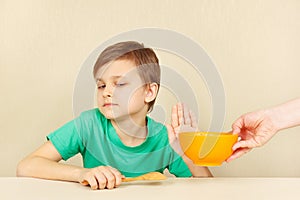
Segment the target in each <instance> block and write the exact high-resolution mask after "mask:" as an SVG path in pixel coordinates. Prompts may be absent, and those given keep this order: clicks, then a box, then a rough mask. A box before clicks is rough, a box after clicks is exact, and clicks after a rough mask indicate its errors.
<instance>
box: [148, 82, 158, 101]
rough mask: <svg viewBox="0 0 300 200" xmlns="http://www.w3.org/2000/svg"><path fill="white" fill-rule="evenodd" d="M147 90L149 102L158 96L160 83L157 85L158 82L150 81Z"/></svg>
mask: <svg viewBox="0 0 300 200" xmlns="http://www.w3.org/2000/svg"><path fill="white" fill-rule="evenodd" d="M145 92H146V96H145V102H146V103H149V102H151V101H153V100H154V99H155V98H156V96H157V92H158V85H157V83H150V84H149V85H148V86H147V88H146V91H145Z"/></svg>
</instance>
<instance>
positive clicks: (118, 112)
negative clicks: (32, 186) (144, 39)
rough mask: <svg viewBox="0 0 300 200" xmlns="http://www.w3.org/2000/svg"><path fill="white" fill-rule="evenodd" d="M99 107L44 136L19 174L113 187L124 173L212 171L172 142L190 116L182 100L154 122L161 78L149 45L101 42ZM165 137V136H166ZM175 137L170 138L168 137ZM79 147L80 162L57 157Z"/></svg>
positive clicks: (184, 174) (185, 174)
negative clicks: (163, 120) (167, 120)
mask: <svg viewBox="0 0 300 200" xmlns="http://www.w3.org/2000/svg"><path fill="white" fill-rule="evenodd" d="M94 77H95V80H96V84H97V87H98V91H97V103H98V108H96V109H93V110H89V111H86V112H83V113H82V114H81V115H80V116H79V117H77V118H76V119H74V120H72V121H70V122H68V123H67V124H65V125H64V126H62V127H61V128H59V129H58V130H56V131H54V132H53V133H51V134H50V135H48V137H47V139H48V141H47V142H46V143H45V144H43V145H42V146H41V147H40V148H39V149H37V150H36V151H35V152H33V153H32V154H30V155H29V156H28V157H26V158H25V159H24V160H22V161H21V162H20V163H19V165H18V167H17V175H18V176H31V177H37V178H44V179H55V180H65V181H74V182H79V183H81V184H83V185H88V184H89V185H90V187H91V188H92V189H104V188H108V189H112V188H114V187H117V186H118V185H120V183H121V182H122V177H124V176H138V175H141V174H144V173H147V172H151V171H159V172H163V170H164V169H166V168H167V169H168V170H169V171H170V173H172V174H174V175H175V176H178V177H190V176H192V175H193V176H211V174H210V172H209V170H208V169H207V168H205V167H200V166H194V165H193V164H192V163H191V161H189V160H188V159H186V158H185V157H184V160H185V161H184V160H183V158H182V157H180V156H179V155H178V154H177V153H176V152H175V150H174V149H173V148H172V147H171V145H170V144H171V143H170V142H169V138H168V132H169V136H170V138H172V139H171V140H172V146H176V145H173V144H175V143H176V142H177V144H178V140H177V138H176V136H175V135H176V132H178V131H176V130H178V127H180V126H181V125H187V126H191V125H192V121H193V119H191V117H190V116H191V115H190V113H189V112H186V109H185V110H184V107H182V106H181V104H179V105H177V106H175V107H174V108H173V111H172V126H168V130H169V131H168V132H167V129H166V128H165V126H163V125H162V124H160V123H158V122H155V121H154V120H152V119H151V118H150V117H148V116H147V113H148V112H149V111H151V109H152V107H153V104H154V101H155V99H156V96H157V92H158V90H159V84H160V66H159V62H158V59H157V57H156V55H155V53H154V51H153V50H152V49H150V48H145V47H144V46H143V45H142V44H139V43H137V42H131V41H129V42H121V43H117V44H114V45H112V46H110V47H108V48H106V49H105V50H104V51H103V52H102V53H101V54H100V56H99V58H98V59H97V61H96V63H95V66H94ZM171 140H170V141H171ZM173 141H174V142H173ZM77 153H80V154H81V155H82V157H83V164H84V167H78V166H71V165H67V164H62V163H59V161H60V160H62V159H63V160H67V159H68V158H70V157H72V156H74V155H75V154H77Z"/></svg>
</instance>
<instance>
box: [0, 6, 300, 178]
mask: <svg viewBox="0 0 300 200" xmlns="http://www.w3.org/2000/svg"><path fill="white" fill-rule="evenodd" d="M299 10H300V2H299V1H297V0H286V1H279V0H264V1H263V0H261V1H258V0H248V1H221V0H219V1H212V0H210V1H208V0H206V1H189V0H185V1H161V0H160V1H138V0H136V1H133V0H131V1H119V2H118V3H113V2H112V1H96V0H95V1H83V0H82V1H76V0H65V1H61V0H52V1H50V0H49V1H39V0H36V1H33V0H28V1H8V0H0V88H1V90H0V91H1V98H0V105H1V112H0V121H1V122H0V123H1V125H0V134H1V139H0V159H1V166H0V176H14V175H15V167H16V164H17V162H18V161H19V160H20V159H21V158H22V157H24V156H25V155H27V154H28V153H30V152H31V151H33V150H34V149H36V148H37V147H38V146H39V145H41V144H42V143H43V142H44V141H45V136H46V135H47V134H48V133H49V132H51V131H53V130H54V129H56V128H58V127H59V126H60V125H62V124H64V123H65V122H67V121H68V120H70V119H72V117H73V110H72V94H73V87H74V83H75V81H76V76H77V74H78V72H79V70H80V68H81V65H82V63H83V62H84V60H85V59H86V58H87V57H88V56H89V54H90V53H91V52H92V51H93V50H94V49H95V48H97V47H98V46H99V45H100V44H101V43H102V42H104V41H105V40H107V39H109V38H110V37H112V36H114V35H117V34H119V33H121V32H124V31H129V30H132V29H136V28H142V27H158V28H167V29H170V30H174V31H177V32H179V33H182V34H184V35H186V36H188V37H190V38H191V39H193V40H194V41H196V42H197V43H198V44H200V45H201V46H202V47H203V48H204V49H205V50H206V52H207V53H208V55H209V56H210V57H211V59H212V60H213V62H214V63H215V65H216V66H217V68H218V70H219V72H220V74H221V76H222V79H223V83H224V87H225V90H226V119H225V123H224V131H226V130H230V127H231V123H232V122H233V121H234V120H235V119H236V118H237V117H238V116H239V115H241V114H243V113H245V112H248V111H252V110H256V109H260V108H264V107H269V106H271V105H276V104H279V103H281V102H284V101H287V100H289V99H292V98H295V97H299V95H300V80H299V74H300V58H299V52H300V37H299V35H300V12H299ZM157 53H158V54H159V57H160V59H161V62H162V63H164V64H167V65H170V66H174V68H176V69H177V70H178V71H182V73H183V74H184V75H187V76H188V75H189V74H185V73H188V72H186V70H185V71H184V70H182V69H184V68H183V66H184V65H185V64H186V63H183V62H182V61H181V60H179V59H178V58H175V57H174V56H172V55H168V54H167V53H165V52H160V51H158V52H157ZM198 78H199V77H191V82H194V83H195V85H194V87H195V89H197V90H199V94H197V98H199V99H200V100H199V102H201V103H199V104H200V107H201V119H200V120H199V122H200V126H201V128H203V129H205V128H206V127H208V126H209V122H210V117H211V105H210V99H209V98H210V97H209V95H208V93H207V91H206V88H205V85H204V84H203V83H201V80H200V81H199V80H198ZM197 82H199V84H197ZM194 83H193V84H194ZM169 97H170V95H169V94H168V92H167V91H165V92H163V90H162V91H161V94H160V96H159V102H158V103H160V104H162V105H164V104H166V103H167V102H168V98H169ZM170 98H171V97H170ZM299 142H300V127H297V128H292V129H289V130H285V131H281V132H280V133H279V134H277V135H276V136H275V137H274V138H273V140H272V141H270V142H269V143H268V144H267V145H265V146H264V147H262V148H259V149H255V150H253V151H252V152H251V153H248V154H247V155H246V156H244V157H242V158H240V159H238V160H236V161H233V162H232V163H229V164H223V165H222V166H221V167H213V168H211V170H212V172H213V173H214V175H215V176H300V159H299V154H300V148H299V145H297V144H298V143H299ZM70 162H71V163H75V164H80V159H79V157H76V158H74V159H71V160H70Z"/></svg>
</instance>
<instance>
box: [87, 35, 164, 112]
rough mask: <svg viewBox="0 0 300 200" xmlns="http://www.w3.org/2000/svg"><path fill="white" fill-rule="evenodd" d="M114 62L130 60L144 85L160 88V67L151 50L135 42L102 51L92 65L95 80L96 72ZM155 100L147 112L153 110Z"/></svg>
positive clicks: (115, 45) (113, 46)
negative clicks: (154, 85) (152, 84)
mask: <svg viewBox="0 0 300 200" xmlns="http://www.w3.org/2000/svg"><path fill="white" fill-rule="evenodd" d="M115 60H130V61H132V62H134V63H135V65H136V67H137V70H138V73H139V75H140V78H141V79H142V81H143V82H144V84H145V85H147V84H150V83H157V85H158V88H159V86H160V66H159V60H158V58H157V57H156V54H155V52H154V51H153V49H151V48H145V47H144V45H143V44H140V43H138V42H135V41H126V42H120V43H116V44H114V45H111V46H109V47H107V48H106V49H104V51H103V52H102V53H101V54H100V55H99V57H98V59H97V61H96V63H95V65H94V71H93V74H94V77H95V79H96V78H97V77H96V74H97V72H98V70H99V69H100V68H101V67H103V66H104V65H105V64H107V63H109V62H111V61H115ZM154 102H155V99H154V100H153V101H152V102H149V108H148V111H151V110H152V109H153V105H154Z"/></svg>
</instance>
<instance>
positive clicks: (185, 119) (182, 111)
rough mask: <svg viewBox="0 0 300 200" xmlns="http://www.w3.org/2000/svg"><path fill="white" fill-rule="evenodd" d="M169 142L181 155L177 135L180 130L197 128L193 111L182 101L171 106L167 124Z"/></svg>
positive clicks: (187, 130)
mask: <svg viewBox="0 0 300 200" xmlns="http://www.w3.org/2000/svg"><path fill="white" fill-rule="evenodd" d="M166 126H167V129H168V136H169V142H170V145H171V146H172V148H173V149H174V151H175V152H176V153H178V154H179V155H183V151H182V149H181V147H180V144H179V140H178V136H179V134H180V133H181V132H190V131H196V130H197V120H196V117H195V115H194V113H193V112H192V111H191V110H190V109H188V107H187V106H186V105H184V104H183V103H178V104H176V105H174V106H173V108H172V114H171V124H167V125H166Z"/></svg>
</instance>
